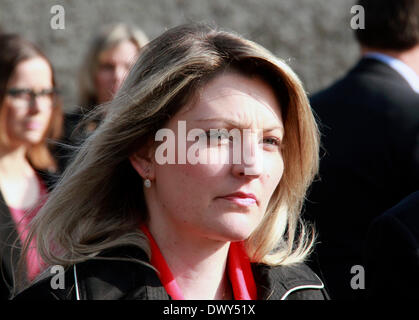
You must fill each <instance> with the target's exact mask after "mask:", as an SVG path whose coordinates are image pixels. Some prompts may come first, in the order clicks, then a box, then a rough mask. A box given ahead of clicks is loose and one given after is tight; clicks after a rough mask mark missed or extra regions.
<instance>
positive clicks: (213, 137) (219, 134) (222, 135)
mask: <svg viewBox="0 0 419 320" xmlns="http://www.w3.org/2000/svg"><path fill="white" fill-rule="evenodd" d="M205 133H206V135H207V137H208V138H209V139H210V141H217V142H218V143H220V142H226V141H227V140H230V134H229V133H228V132H226V131H224V130H210V131H207V132H205Z"/></svg>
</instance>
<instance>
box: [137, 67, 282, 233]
mask: <svg viewBox="0 0 419 320" xmlns="http://www.w3.org/2000/svg"><path fill="white" fill-rule="evenodd" d="M182 121H184V123H185V125H186V134H188V132H191V131H190V130H192V129H202V132H208V130H210V129H227V131H229V132H233V131H230V130H232V129H234V130H235V131H236V134H237V132H240V134H241V135H240V136H239V140H236V141H235V142H234V141H233V140H232V138H231V136H228V135H221V136H220V137H218V136H217V135H214V134H211V133H207V134H204V135H203V136H204V137H205V138H207V140H203V141H204V142H202V143H199V144H195V143H196V142H197V141H198V138H197V139H196V140H194V141H187V142H186V150H187V151H188V150H192V149H190V148H191V146H192V145H193V144H195V146H199V151H197V152H193V153H194V154H195V155H198V158H199V159H200V160H201V161H200V162H198V163H196V164H191V163H190V161H189V160H190V158H189V157H188V156H187V157H186V163H181V162H182V161H180V160H181V157H179V156H178V154H176V163H175V164H159V163H158V162H157V161H156V157H155V158H154V159H153V163H152V165H151V171H150V172H151V175H152V178H153V179H152V186H151V188H150V189H145V190H146V198H147V197H148V198H150V197H151V198H152V199H153V200H154V201H153V200H152V203H150V201H148V202H147V204H148V206H149V211H150V212H149V214H150V223H151V225H152V226H153V227H154V228H157V230H167V228H170V229H171V230H178V231H179V232H188V234H195V235H198V236H200V237H204V238H208V239H212V240H217V241H238V240H244V239H246V238H248V237H249V235H250V234H251V233H252V232H253V231H254V230H255V228H256V227H257V226H258V225H259V223H260V222H261V219H262V218H263V216H264V213H265V212H266V209H267V206H268V203H269V200H270V199H271V196H272V194H273V192H274V190H275V189H276V187H277V186H278V184H279V182H280V180H281V177H282V174H283V170H284V162H283V158H282V154H281V141H282V138H283V135H284V126H283V122H282V117H281V110H280V105H279V102H278V100H277V98H276V96H275V94H274V92H273V90H272V89H271V87H270V86H269V85H267V84H266V83H265V82H264V81H262V80H261V79H259V78H249V77H246V76H243V75H239V74H236V73H231V72H230V73H224V74H222V75H219V76H217V77H216V78H214V79H213V80H211V81H210V82H209V83H208V84H207V85H206V86H204V87H203V88H202V90H201V91H200V93H199V95H198V97H197V99H195V100H194V101H193V102H191V103H190V105H188V106H186V107H184V108H183V109H182V110H181V111H180V112H178V114H177V115H175V117H173V118H172V119H171V120H170V121H169V123H168V125H167V127H166V128H167V129H170V130H172V131H173V132H174V133H175V136H176V143H177V142H178V139H179V138H181V139H183V138H182V137H180V133H179V132H178V124H179V123H182ZM197 132H199V131H197ZM220 132H221V131H220ZM245 132H246V133H245ZM249 137H253V138H254V139H250V138H249ZM200 138H202V135H201V136H200ZM200 138H199V139H200ZM237 141H240V142H239V144H240V143H241V152H240V151H238V150H240V146H238V147H239V148H237V144H236V143H237ZM234 148H236V149H234ZM252 148H253V149H252ZM245 149H246V151H247V153H246V154H247V156H245ZM251 149H252V150H253V151H257V152H256V154H257V155H258V156H257V157H253V158H250V157H249V154H250V153H249V150H251ZM176 150H177V151H179V145H177V147H176ZM189 155H191V154H189ZM210 157H212V158H210ZM234 157H236V158H235V160H233V159H234ZM205 159H206V160H205ZM208 159H217V160H216V161H214V160H212V161H208ZM183 160H184V159H183ZM153 224H154V225H153ZM164 228H165V229H164Z"/></svg>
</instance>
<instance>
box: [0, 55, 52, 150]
mask: <svg viewBox="0 0 419 320" xmlns="http://www.w3.org/2000/svg"><path fill="white" fill-rule="evenodd" d="M53 95H54V93H53V83H52V71H51V68H50V66H49V64H48V62H47V61H45V59H43V58H41V57H36V58H31V59H28V60H24V61H22V62H20V63H19V64H18V65H17V66H16V68H15V70H14V72H13V74H12V76H11V77H10V79H9V82H8V85H7V93H6V95H5V98H4V100H3V105H2V108H6V122H7V135H8V138H9V141H10V143H11V144H12V145H13V146H19V145H34V144H37V143H40V142H42V139H43V138H44V136H45V133H46V131H47V130H48V126H49V124H50V120H51V116H52V111H53Z"/></svg>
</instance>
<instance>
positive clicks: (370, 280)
mask: <svg viewBox="0 0 419 320" xmlns="http://www.w3.org/2000/svg"><path fill="white" fill-rule="evenodd" d="M367 244H368V245H367V248H368V251H367V267H366V290H367V293H368V295H367V297H368V298H369V299H387V300H389V299H392V300H394V299H413V300H416V301H417V300H419V293H418V288H419V191H417V192H415V193H413V194H411V195H410V196H408V197H406V198H405V199H403V201H401V202H400V203H399V204H397V205H396V206H394V207H393V208H391V209H390V210H388V211H387V212H385V213H384V214H382V215H381V216H380V217H378V218H377V219H375V220H374V222H373V223H372V225H371V228H370V230H369V234H368V241H367Z"/></svg>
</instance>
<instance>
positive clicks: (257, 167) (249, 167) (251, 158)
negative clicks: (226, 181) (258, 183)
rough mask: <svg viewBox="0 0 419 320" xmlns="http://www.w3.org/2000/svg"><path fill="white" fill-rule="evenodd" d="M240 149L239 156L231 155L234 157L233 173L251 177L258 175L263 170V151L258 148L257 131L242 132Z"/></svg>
mask: <svg viewBox="0 0 419 320" xmlns="http://www.w3.org/2000/svg"><path fill="white" fill-rule="evenodd" d="M240 149H241V150H240V152H241V156H240V157H238V155H237V154H234V156H233V159H236V161H233V169H232V170H233V174H234V175H236V176H248V177H252V178H256V177H259V176H260V175H261V174H262V172H263V153H262V150H260V148H259V143H258V135H257V133H254V132H252V133H244V134H243V139H242V148H240ZM236 150H237V148H236ZM233 152H235V151H233ZM237 159H238V160H239V161H237Z"/></svg>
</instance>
